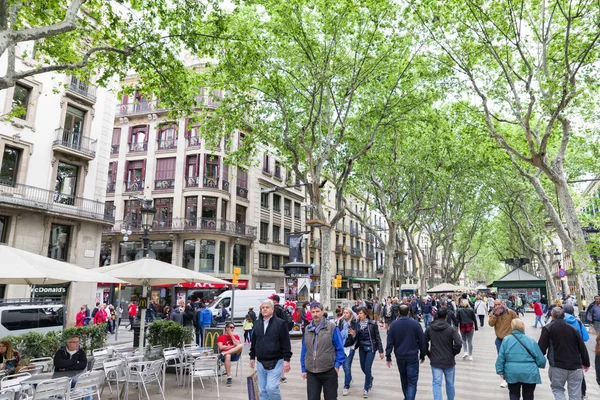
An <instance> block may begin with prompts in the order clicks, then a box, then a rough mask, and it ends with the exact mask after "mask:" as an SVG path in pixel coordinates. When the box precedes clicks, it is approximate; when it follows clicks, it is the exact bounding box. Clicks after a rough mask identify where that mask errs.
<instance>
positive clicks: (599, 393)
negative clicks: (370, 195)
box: [103, 314, 600, 400]
mask: <svg viewBox="0 0 600 400" xmlns="http://www.w3.org/2000/svg"><path fill="white" fill-rule="evenodd" d="M524 319H525V325H526V326H527V328H526V333H527V334H528V335H530V336H531V337H533V338H534V339H536V340H537V339H538V337H539V334H540V329H539V328H537V329H534V328H533V327H532V325H533V321H534V317H533V315H531V314H527V315H526V316H525V318H524ZM381 333H382V334H384V333H385V331H384V330H381ZM494 338H495V336H494V331H493V328H490V327H489V326H488V325H487V318H486V325H485V326H484V328H483V329H480V330H479V331H477V332H475V337H474V341H473V348H474V349H473V358H474V360H473V361H464V360H463V359H462V358H461V355H459V356H457V358H456V360H457V367H456V380H455V387H456V399H457V400H463V399H470V400H471V399H490V400H492V399H503V400H506V399H508V390H507V389H503V388H501V387H500V378H499V377H498V376H497V375H496V373H495V367H494V363H495V361H496V348H495V346H494ZM594 339H595V338H594V337H591V338H590V341H589V342H588V346H587V347H588V349H589V350H590V357H591V359H592V366H593V364H594V363H593V357H594V356H593V353H592V350H593V342H594ZM383 342H384V346H385V338H384V339H383ZM292 348H293V351H294V356H293V358H292V370H291V372H290V373H289V374H287V377H288V382H287V383H285V384H282V385H281V390H282V394H283V399H285V400H288V399H294V400H299V399H305V398H306V383H305V382H304V381H303V380H302V378H301V376H300V363H299V359H300V340H299V339H292ZM247 351H248V349H247V348H246V349H245V350H244V354H247ZM461 354H462V353H461ZM234 368H235V367H234ZM547 371H548V368H546V369H545V370H542V371H541V375H542V384H541V385H537V388H536V391H535V398H536V400H551V399H553V396H552V393H551V391H550V385H549V382H548V377H547ZM352 373H353V378H354V386H353V387H352V388H351V389H350V395H348V396H346V397H342V396H341V389H342V386H343V375H342V376H340V389H339V393H340V396H339V398H340V399H342V398H345V399H348V400H351V399H362V384H363V382H364V375H363V374H362V372H361V371H360V363H359V360H358V357H355V359H354V362H353V365H352ZM249 374H250V368H249V367H248V358H247V356H244V362H243V374H242V376H241V377H240V376H238V377H237V378H235V377H234V384H233V386H231V387H227V386H225V385H220V397H219V399H221V400H234V399H235V400H244V399H247V398H248V397H247V390H246V379H245V378H246V376H247V375H249ZM373 375H374V376H375V382H374V386H373V389H372V391H371V398H372V399H402V398H403V397H402V389H401V387H400V377H399V374H398V370H397V369H396V367H395V365H392V368H391V369H388V368H387V366H386V364H385V360H381V359H379V357H377V358H376V359H375V362H374V364H373ZM586 379H587V384H588V397H589V399H596V400H598V399H600V388H599V387H598V385H597V384H596V379H595V371H594V370H593V368H590V370H589V371H588V372H587V373H586ZM224 381H225V380H224V379H223V382H224ZM197 383H198V385H197V386H195V388H194V391H195V396H194V397H195V398H200V399H217V394H216V391H215V387H214V383H212V384H211V383H208V384H207V383H205V386H206V389H201V387H200V385H199V382H197ZM150 393H151V397H152V399H160V395H158V394H157V390H156V389H155V388H151V390H150ZM132 396H134V397H133V398H135V397H136V396H137V394H136V393H132ZM110 397H111V396H110V395H109V391H108V389H107V390H105V392H104V396H103V398H107V399H108V398H110ZM165 397H166V399H167V400H171V399H173V400H178V399H190V397H191V394H190V393H189V392H188V391H187V389H185V388H180V387H178V386H177V384H176V382H175V376H174V375H173V374H168V375H167V391H166V396H165ZM432 398H433V395H432V391H431V368H430V366H429V360H428V359H426V360H425V363H424V364H422V365H421V368H420V375H419V384H418V388H417V399H418V400H430V399H432ZM444 398H446V396H445V393H444Z"/></svg>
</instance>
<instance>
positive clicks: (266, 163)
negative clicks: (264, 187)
mask: <svg viewBox="0 0 600 400" xmlns="http://www.w3.org/2000/svg"><path fill="white" fill-rule="evenodd" d="M270 164H271V157H269V155H268V154H265V155H264V156H263V171H265V172H271V171H270Z"/></svg>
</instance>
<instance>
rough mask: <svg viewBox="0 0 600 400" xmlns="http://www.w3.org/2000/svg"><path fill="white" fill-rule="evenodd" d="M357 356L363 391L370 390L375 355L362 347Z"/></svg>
mask: <svg viewBox="0 0 600 400" xmlns="http://www.w3.org/2000/svg"><path fill="white" fill-rule="evenodd" d="M358 355H359V357H360V369H361V370H362V372H363V373H364V374H365V386H364V387H363V389H364V390H371V384H372V382H373V375H371V367H372V366H373V360H375V353H374V352H373V351H371V350H369V351H365V350H364V349H363V348H362V347H359V352H358ZM260 400H262V399H260Z"/></svg>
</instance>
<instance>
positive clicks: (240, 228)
mask: <svg viewBox="0 0 600 400" xmlns="http://www.w3.org/2000/svg"><path fill="white" fill-rule="evenodd" d="M121 229H130V230H131V231H132V232H134V233H142V227H141V221H140V220H137V221H134V222H133V223H131V222H129V221H117V222H116V223H115V224H114V226H111V227H110V228H107V229H105V231H104V232H105V233H107V234H110V233H113V234H118V233H120V232H121ZM152 232H190V233H217V234H224V235H228V236H236V237H245V238H248V239H252V240H254V239H256V232H257V229H256V227H255V226H249V225H246V224H242V223H239V222H235V221H227V220H223V219H214V218H206V217H198V218H169V219H167V220H165V221H155V222H154V225H153V227H152Z"/></svg>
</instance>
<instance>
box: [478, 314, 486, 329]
mask: <svg viewBox="0 0 600 400" xmlns="http://www.w3.org/2000/svg"><path fill="white" fill-rule="evenodd" d="M478 317H479V327H480V328H483V319H484V318H485V315H483V314H479V315H478Z"/></svg>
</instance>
